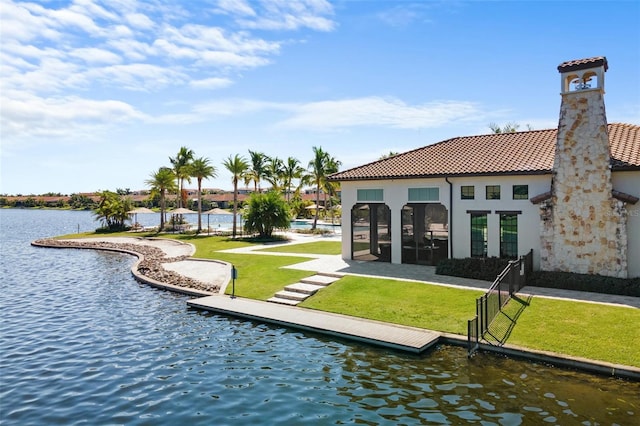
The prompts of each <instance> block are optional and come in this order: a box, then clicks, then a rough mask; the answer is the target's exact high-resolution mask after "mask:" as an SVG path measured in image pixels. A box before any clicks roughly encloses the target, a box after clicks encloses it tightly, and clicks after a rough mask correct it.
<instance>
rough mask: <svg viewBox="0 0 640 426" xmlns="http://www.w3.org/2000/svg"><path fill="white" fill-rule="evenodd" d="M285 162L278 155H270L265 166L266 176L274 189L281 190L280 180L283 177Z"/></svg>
mask: <svg viewBox="0 0 640 426" xmlns="http://www.w3.org/2000/svg"><path fill="white" fill-rule="evenodd" d="M283 174H284V163H283V162H282V160H281V159H279V158H278V157H269V158H268V160H267V164H266V165H265V167H264V178H265V180H266V181H267V182H269V183H270V184H271V189H272V190H273V191H276V192H279V191H280V189H281V188H280V181H282V179H283Z"/></svg>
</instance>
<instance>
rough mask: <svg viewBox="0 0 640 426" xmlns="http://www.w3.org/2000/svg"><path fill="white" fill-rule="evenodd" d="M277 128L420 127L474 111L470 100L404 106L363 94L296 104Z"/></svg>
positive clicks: (444, 123)
mask: <svg viewBox="0 0 640 426" xmlns="http://www.w3.org/2000/svg"><path fill="white" fill-rule="evenodd" d="M291 112H292V117H291V118H288V119H285V120H283V121H282V122H280V123H279V124H278V126H280V127H286V128H301V129H315V130H334V129H339V128H346V127H353V126H371V127H391V128H400V129H421V128H432V127H439V126H443V125H446V124H449V123H451V122H453V121H456V120H461V119H465V118H466V117H469V116H470V115H473V114H476V113H477V112H478V111H477V107H476V105H474V104H473V103H471V102H456V101H443V102H431V103H428V104H422V105H407V104H406V103H404V102H402V101H400V100H398V99H393V98H381V97H366V98H358V99H345V100H338V101H320V102H312V103H308V104H303V105H299V106H298V107H297V108H295V109H294V110H292V111H291Z"/></svg>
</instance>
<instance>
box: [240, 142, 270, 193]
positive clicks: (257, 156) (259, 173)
mask: <svg viewBox="0 0 640 426" xmlns="http://www.w3.org/2000/svg"><path fill="white" fill-rule="evenodd" d="M249 157H250V158H251V168H250V169H249V170H247V172H246V173H245V176H244V179H245V182H246V183H247V184H248V183H249V182H252V181H253V190H254V191H255V192H257V191H258V188H260V180H261V179H262V178H263V177H264V176H265V162H266V160H267V156H266V155H264V154H263V153H262V152H257V151H251V150H249Z"/></svg>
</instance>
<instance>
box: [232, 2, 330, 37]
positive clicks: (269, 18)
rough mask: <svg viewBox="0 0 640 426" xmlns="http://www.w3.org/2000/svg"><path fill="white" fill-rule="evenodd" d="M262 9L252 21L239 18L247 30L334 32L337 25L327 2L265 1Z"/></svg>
mask: <svg viewBox="0 0 640 426" xmlns="http://www.w3.org/2000/svg"><path fill="white" fill-rule="evenodd" d="M260 4H261V6H262V8H261V10H259V11H258V12H257V13H256V16H252V17H251V19H246V18H239V19H238V23H239V24H240V25H242V26H243V27H245V28H254V29H264V30H297V29H300V28H309V29H312V30H316V31H332V30H333V29H334V28H335V26H336V23H335V21H333V20H332V19H330V18H329V17H328V16H332V15H333V6H332V5H331V3H329V2H328V1H325V0H263V1H261V2H260Z"/></svg>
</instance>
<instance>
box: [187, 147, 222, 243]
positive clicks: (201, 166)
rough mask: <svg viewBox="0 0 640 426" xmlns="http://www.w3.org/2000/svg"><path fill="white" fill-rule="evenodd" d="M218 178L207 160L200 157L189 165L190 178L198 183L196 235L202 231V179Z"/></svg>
mask: <svg viewBox="0 0 640 426" xmlns="http://www.w3.org/2000/svg"><path fill="white" fill-rule="evenodd" d="M217 176H218V170H217V169H216V167H215V166H213V165H211V164H210V160H209V159H208V158H204V157H200V158H196V159H195V160H193V163H191V177H194V178H196V180H197V181H198V233H199V232H201V231H202V179H208V178H213V177H217Z"/></svg>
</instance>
